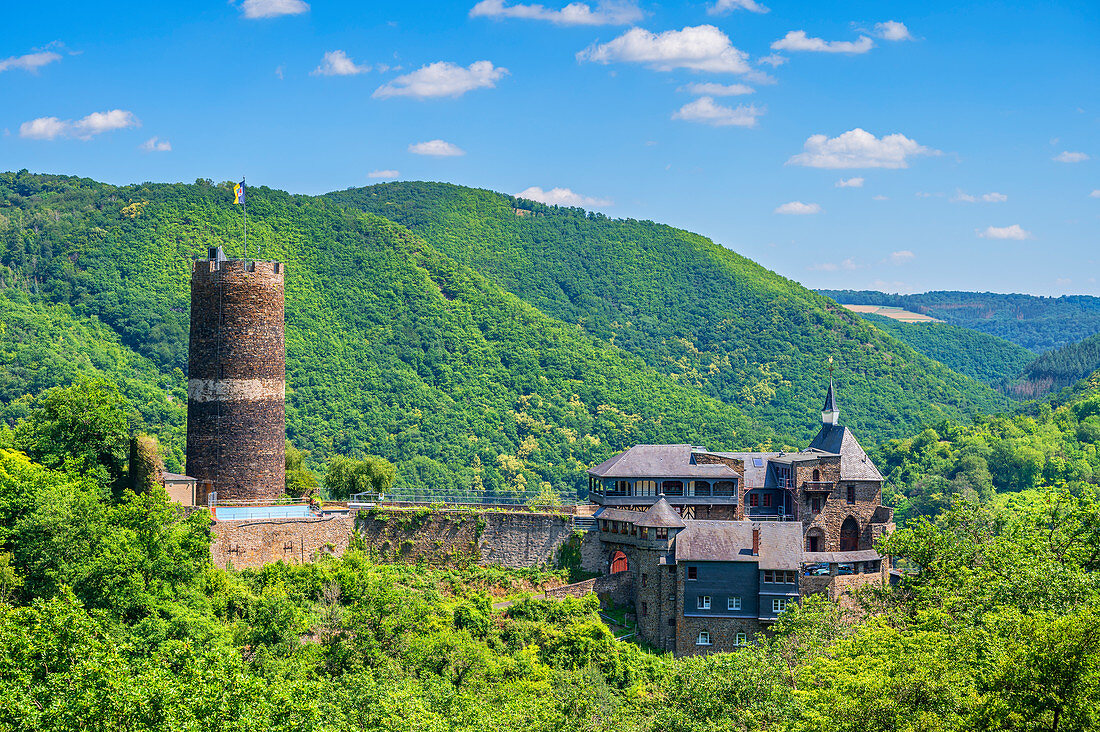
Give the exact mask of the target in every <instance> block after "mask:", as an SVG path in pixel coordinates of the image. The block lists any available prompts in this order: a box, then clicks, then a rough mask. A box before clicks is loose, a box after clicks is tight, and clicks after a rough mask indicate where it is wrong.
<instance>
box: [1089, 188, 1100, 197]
mask: <svg viewBox="0 0 1100 732" xmlns="http://www.w3.org/2000/svg"><path fill="white" fill-rule="evenodd" d="M1089 198H1100V188H1097V189H1095V190H1094V191H1093V192H1092V193H1090V194H1089Z"/></svg>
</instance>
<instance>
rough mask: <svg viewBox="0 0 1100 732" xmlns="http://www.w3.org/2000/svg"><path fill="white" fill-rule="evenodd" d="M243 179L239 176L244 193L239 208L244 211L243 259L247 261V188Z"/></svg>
mask: <svg viewBox="0 0 1100 732" xmlns="http://www.w3.org/2000/svg"><path fill="white" fill-rule="evenodd" d="M244 182H245V178H244V176H243V175H242V176H241V189H242V190H243V191H244V201H242V202H241V207H242V208H243V209H244V259H245V261H246V262H247V261H248V188H247V187H246V186H245V184H244Z"/></svg>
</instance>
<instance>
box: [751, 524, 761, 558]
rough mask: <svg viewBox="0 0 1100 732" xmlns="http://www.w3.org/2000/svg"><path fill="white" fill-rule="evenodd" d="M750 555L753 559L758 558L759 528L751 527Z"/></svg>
mask: <svg viewBox="0 0 1100 732" xmlns="http://www.w3.org/2000/svg"><path fill="white" fill-rule="evenodd" d="M752 555H753V556H754V557H758V556H760V527H759V526H753V527H752Z"/></svg>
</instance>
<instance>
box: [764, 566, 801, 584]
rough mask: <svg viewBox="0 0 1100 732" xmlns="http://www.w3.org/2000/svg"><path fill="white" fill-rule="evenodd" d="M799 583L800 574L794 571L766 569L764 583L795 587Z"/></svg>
mask: <svg viewBox="0 0 1100 732" xmlns="http://www.w3.org/2000/svg"><path fill="white" fill-rule="evenodd" d="M797 581H798V573H797V572H795V571H794V570H782V569H765V570H764V582H770V583H774V584H785V585H793V584H794V583H795V582H797Z"/></svg>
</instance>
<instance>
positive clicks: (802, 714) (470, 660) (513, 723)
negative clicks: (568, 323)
mask: <svg viewBox="0 0 1100 732" xmlns="http://www.w3.org/2000/svg"><path fill="white" fill-rule="evenodd" d="M54 394H57V392H54ZM81 394H84V395H85V398H84V400H83V401H81V400H80V396H81ZM63 396H64V397H65V399H67V400H68V402H69V403H70V404H71V405H72V407H73V408H74V409H79V410H80V411H82V412H84V413H100V414H103V415H104V416H106V417H107V418H108V421H109V422H111V423H117V422H118V421H119V420H123V419H125V417H126V414H127V413H128V405H126V404H125V403H124V402H120V401H118V400H117V399H116V398H115V396H114V395H112V394H109V393H97V392H93V391H85V392H81V393H78V392H74V391H69V392H65V393H64V394H63ZM27 419H28V422H29V423H25V424H22V425H20V426H19V427H18V428H17V429H16V430H15V432H14V435H16V436H18V435H48V434H56V433H57V427H58V425H59V424H61V422H58V420H59V419H64V417H63V415H58V414H57V413H56V410H51V408H49V407H46V406H42V407H38V408H35V409H32V410H31V411H30V413H29V415H28V418H27ZM3 434H4V436H5V439H10V438H11V437H12V436H13V434H12V433H11V432H7V433H3ZM116 442H117V441H114V440H112V441H111V444H112V445H115V443H116ZM65 444H66V445H67V446H68V448H71V449H75V450H76V452H75V453H74V454H72V455H68V456H66V455H61V454H59V453H56V454H55V455H54V457H55V458H60V460H58V461H57V463H58V465H59V467H58V468H56V469H54V468H48V467H46V466H44V465H41V464H38V463H35V462H33V461H32V460H30V459H29V458H28V457H27V456H26V455H25V454H24V453H22V452H18V451H16V450H13V449H12V447H15V446H18V445H12V444H7V445H0V728H3V729H13V730H28V731H30V730H50V731H54V730H56V731H58V732H60V731H61V730H75V729H94V730H131V731H133V732H144V731H145V730H157V732H163V731H167V732H176V731H180V732H183V731H186V732H223V731H225V732H229V731H230V730H232V731H237V730H276V731H279V732H282V731H287V732H289V731H303V732H304V731H305V730H310V731H312V730H320V731H322V732H324V731H329V730H331V731H333V732H335V731H336V730H353V729H354V730H367V731H375V730H377V731H379V732H381V731H382V730H385V731H387V732H389V731H391V730H408V731H410V732H412V731H417V732H419V731H421V730H423V731H425V732H429V731H430V732H437V731H438V732H442V731H443V730H460V731H469V732H474V731H479V732H480V731H485V732H496V731H505V730H517V731H518V730H524V731H525V732H527V731H535V732H540V731H546V732H551V731H553V732H558V731H560V730H606V731H608V732H611V731H615V732H622V731H626V732H643V731H644V732H694V731H699V732H717V731H718V730H735V731H748V730H790V731H791V732H810V731H814V732H826V731H829V732H831V731H832V730H852V731H853V732H854V731H855V730H860V731H868V732H898V731H902V732H923V731H926V730H960V731H961V730H974V729H979V730H992V729H1013V730H1027V731H1030V730H1035V731H1036V732H1038V731H1039V730H1053V731H1055V732H1060V731H1078V730H1080V731H1085V730H1097V729H1100V705H1098V703H1097V701H1098V699H1100V617H1098V616H1097V611H1096V607H1097V605H1096V603H1097V600H1100V588H1098V586H1097V578H1098V574H1097V572H1098V569H1100V516H1098V513H1097V512H1098V508H1097V503H1096V500H1095V499H1096V496H1095V495H1094V494H1093V493H1090V492H1088V491H1092V490H1094V487H1093V486H1084V485H1079V486H1077V488H1079V489H1081V490H1083V491H1085V492H1082V493H1074V492H1073V491H1072V490H1070V489H1065V490H1060V491H1051V492H1042V491H1036V490H1034V489H1030V490H1027V491H1023V492H1021V493H1018V494H1016V495H1015V496H1014V499H1013V500H1012V501H1001V502H995V503H993V504H989V505H986V506H982V505H978V504H970V503H957V504H956V505H954V506H952V507H951V508H950V509H949V510H948V511H947V512H945V513H944V514H942V515H941V516H940V517H939V518H938V519H937V520H936V521H935V522H930V521H927V520H924V519H921V520H917V521H915V522H914V523H913V525H912V526H910V527H909V528H906V529H903V530H900V531H898V532H896V533H895V534H894V535H893V536H892V537H891V538H890V539H889V540H888V542H887V545H886V547H885V548H886V549H887V550H888V551H890V552H891V553H894V554H897V555H899V556H902V557H905V558H907V561H908V562H909V563H910V564H911V566H914V567H918V568H919V569H918V571H916V572H915V573H913V574H910V575H908V576H907V577H906V578H905V579H904V580H903V581H902V583H901V585H900V586H899V587H898V588H895V589H892V590H885V591H880V592H872V593H869V594H867V595H865V596H863V597H862V598H861V600H860V602H859V603H856V606H855V607H854V608H853V609H851V610H848V611H844V610H842V609H841V608H839V607H837V606H836V605H833V604H831V603H829V602H827V601H824V600H821V599H818V598H814V599H808V600H806V601H805V602H804V604H803V606H802V607H797V606H796V607H794V608H792V609H791V610H788V611H787V613H785V614H784V615H783V616H782V617H781V619H780V621H779V622H778V623H777V624H776V626H775V628H774V631H775V632H774V636H773V637H772V638H771V639H768V640H764V641H762V642H760V643H759V644H756V645H752V646H749V647H747V648H745V649H743V650H741V651H739V652H737V653H733V654H715V655H711V656H706V657H696V658H682V659H675V658H672V657H671V656H669V655H668V654H659V653H655V652H652V651H649V650H646V649H644V648H641V647H639V646H638V645H636V644H634V643H631V642H627V641H622V640H617V639H616V638H615V637H614V636H613V635H612V633H611V632H610V630H609V628H608V626H607V625H605V624H604V623H603V622H602V620H601V618H600V617H599V616H598V615H597V613H596V611H597V610H598V603H597V602H596V599H595V597H594V596H591V595H590V596H588V597H586V598H583V599H579V600H577V599H567V600H563V601H553V600H538V599H533V598H523V597H521V598H519V599H518V601H517V602H515V603H514V604H512V605H511V606H510V607H506V608H495V607H494V606H493V604H492V603H493V597H492V596H493V595H494V594H501V593H507V592H509V591H515V590H516V589H522V588H524V587H530V586H532V585H531V582H532V581H534V582H539V581H548V580H551V579H553V578H554V577H555V575H556V574H560V573H554V572H549V571H545V570H538V569H532V570H511V571H507V570H501V569H499V568H492V567H490V568H483V567H477V566H458V567H449V568H448V567H426V566H412V565H408V566H402V565H381V564H378V563H376V562H374V561H372V559H371V554H370V548H369V547H365V546H360V547H359V548H353V549H352V550H350V551H349V552H348V553H347V554H345V555H344V556H343V557H342V558H339V559H336V558H333V557H330V556H324V557H322V558H320V559H319V560H318V561H317V562H316V563H313V564H307V565H302V566H287V565H285V564H283V563H281V562H280V563H277V564H271V565H268V566H266V567H264V568H262V569H260V570H248V571H244V572H240V573H237V572H231V571H226V570H222V569H218V568H215V567H214V566H213V565H212V563H211V561H210V555H209V546H208V545H209V541H210V523H209V520H210V519H209V514H208V513H207V512H206V511H205V510H203V509H200V510H198V511H196V512H195V513H192V514H191V515H190V516H189V517H186V518H185V517H184V516H183V515H182V514H181V513H180V512H179V511H177V510H176V509H174V508H173V507H171V506H170V505H169V504H168V503H167V500H166V496H165V495H164V493H163V492H162V491H160V492H158V491H154V492H151V493H148V494H140V495H139V494H134V493H133V492H124V493H123V494H121V495H119V496H112V494H111V491H110V490H109V486H107V485H106V484H104V483H103V482H101V481H100V479H99V478H94V477H89V476H85V475H83V474H82V473H81V472H80V471H78V470H74V469H73V466H74V465H76V464H78V463H79V462H80V461H82V460H86V459H88V455H90V454H92V453H93V452H95V453H97V454H98V450H91V451H90V450H89V449H88V448H86V447H85V446H81V445H77V444H74V443H65ZM68 448H66V449H68ZM104 459H105V460H106V461H107V462H106V463H102V464H109V463H110V459H109V458H104ZM97 464H100V463H97Z"/></svg>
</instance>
